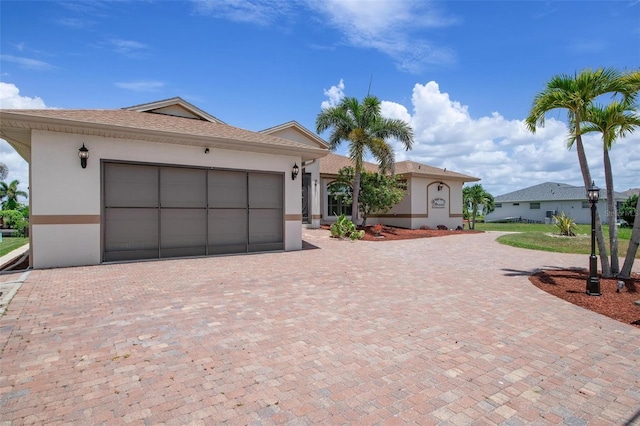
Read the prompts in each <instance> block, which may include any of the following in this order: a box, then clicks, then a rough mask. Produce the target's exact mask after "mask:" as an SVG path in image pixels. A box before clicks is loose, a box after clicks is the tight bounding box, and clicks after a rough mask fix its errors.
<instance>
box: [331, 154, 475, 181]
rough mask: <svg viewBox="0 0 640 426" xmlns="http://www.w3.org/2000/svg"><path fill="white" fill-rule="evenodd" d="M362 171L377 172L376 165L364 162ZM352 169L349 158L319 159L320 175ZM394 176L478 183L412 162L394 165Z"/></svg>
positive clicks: (333, 155) (336, 155)
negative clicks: (344, 168)
mask: <svg viewBox="0 0 640 426" xmlns="http://www.w3.org/2000/svg"><path fill="white" fill-rule="evenodd" d="M363 164H364V169H365V170H366V171H368V172H378V171H379V168H378V165H377V164H374V163H370V162H367V161H365V162H364V163H363ZM350 166H351V167H352V166H353V162H352V161H351V159H350V158H349V157H345V156H343V155H338V154H334V153H331V154H329V155H327V156H326V157H323V158H321V159H320V174H323V175H337V174H338V171H339V170H340V169H341V168H343V167H350ZM396 174H398V175H423V176H425V177H432V178H433V177H435V178H438V179H454V180H463V181H464V182H471V181H478V180H480V179H478V178H475V177H473V176H467V175H463V174H462V173H456V172H452V171H449V170H446V169H440V168H438V167H433V166H429V165H426V164H420V163H416V162H414V161H400V162H397V163H396Z"/></svg>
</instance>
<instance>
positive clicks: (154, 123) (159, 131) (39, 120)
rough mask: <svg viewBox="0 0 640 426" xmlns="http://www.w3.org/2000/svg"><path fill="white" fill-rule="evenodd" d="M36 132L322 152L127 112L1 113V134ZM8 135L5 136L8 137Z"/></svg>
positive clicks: (215, 126) (309, 154)
mask: <svg viewBox="0 0 640 426" xmlns="http://www.w3.org/2000/svg"><path fill="white" fill-rule="evenodd" d="M19 129H26V130H29V129H39V130H54V131H64V132H68V133H80V134H92V135H98V136H104V137H123V135H126V137H128V138H130V139H138V140H150V141H157V142H166V143H180V144H185V145H203V146H207V145H210V146H212V147H214V146H215V147H220V148H226V149H237V150H245V151H248V150H258V151H260V150H262V151H264V150H267V149H276V150H279V151H283V150H290V151H291V153H293V152H297V153H304V155H303V157H306V158H319V157H322V156H324V155H325V153H326V152H327V150H325V149H322V148H320V147H317V148H315V147H312V146H309V145H307V144H303V143H300V142H295V141H291V140H288V139H283V138H279V137H276V136H272V135H268V134H265V133H257V132H252V131H249V130H244V129H240V128H238V127H233V126H229V125H227V124H223V123H216V122H210V121H204V120H196V119H190V118H183V117H176V116H171V115H164V114H154V113H148V112H137V111H131V110H121V109H118V110H54V109H45V110H13V109H12V110H0V130H2V133H5V130H7V131H10V130H19ZM7 133H8V132H7Z"/></svg>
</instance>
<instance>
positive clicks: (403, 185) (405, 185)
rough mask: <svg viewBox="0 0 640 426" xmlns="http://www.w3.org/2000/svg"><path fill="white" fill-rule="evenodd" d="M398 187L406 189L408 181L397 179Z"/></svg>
mask: <svg viewBox="0 0 640 426" xmlns="http://www.w3.org/2000/svg"><path fill="white" fill-rule="evenodd" d="M398 188H400V189H402V190H403V191H406V190H407V189H409V183H408V182H407V180H406V179H398Z"/></svg>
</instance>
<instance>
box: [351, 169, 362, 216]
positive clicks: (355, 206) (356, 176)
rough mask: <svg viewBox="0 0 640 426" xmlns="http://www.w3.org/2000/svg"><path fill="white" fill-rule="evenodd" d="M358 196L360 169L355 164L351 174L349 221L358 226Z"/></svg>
mask: <svg viewBox="0 0 640 426" xmlns="http://www.w3.org/2000/svg"><path fill="white" fill-rule="evenodd" d="M359 197H360V170H358V167H357V166H356V170H355V173H354V175H353V204H351V222H353V223H354V224H355V225H356V226H358V198H359Z"/></svg>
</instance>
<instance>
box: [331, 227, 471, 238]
mask: <svg viewBox="0 0 640 426" xmlns="http://www.w3.org/2000/svg"><path fill="white" fill-rule="evenodd" d="M322 229H329V226H328V225H322ZM360 229H361V228H360ZM364 231H365V233H364V238H362V239H363V240H364V241H393V240H410V239H414V238H430V237H445V236H447V235H460V234H474V233H478V232H482V231H476V230H469V229H465V230H460V231H456V230H455V229H443V230H441V229H405V228H396V227H394V226H386V225H383V226H382V231H381V232H380V237H379V236H377V235H376V234H375V232H373V225H368V226H366V227H365V228H364ZM381 237H382V238H381Z"/></svg>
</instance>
